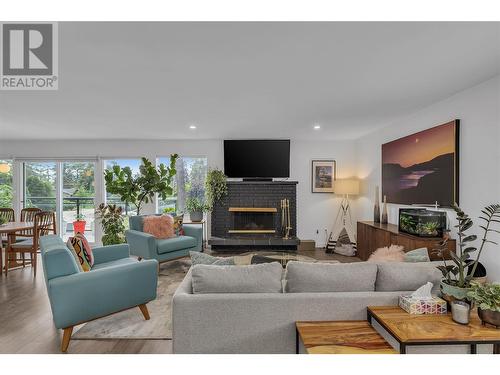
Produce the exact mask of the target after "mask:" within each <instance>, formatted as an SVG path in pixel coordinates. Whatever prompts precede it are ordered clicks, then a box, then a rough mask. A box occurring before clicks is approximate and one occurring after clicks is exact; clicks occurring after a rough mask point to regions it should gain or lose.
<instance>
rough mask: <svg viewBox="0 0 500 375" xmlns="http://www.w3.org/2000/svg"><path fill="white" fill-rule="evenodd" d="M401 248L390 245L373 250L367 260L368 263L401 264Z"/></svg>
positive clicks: (403, 256)
mask: <svg viewBox="0 0 500 375" xmlns="http://www.w3.org/2000/svg"><path fill="white" fill-rule="evenodd" d="M403 249H404V247H403V246H398V245H391V246H389V247H381V248H380V249H377V250H375V251H374V252H373V253H372V255H370V257H369V258H368V262H403V261H404V259H405V253H404V251H403Z"/></svg>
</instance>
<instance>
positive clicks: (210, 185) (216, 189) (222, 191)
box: [205, 168, 227, 209]
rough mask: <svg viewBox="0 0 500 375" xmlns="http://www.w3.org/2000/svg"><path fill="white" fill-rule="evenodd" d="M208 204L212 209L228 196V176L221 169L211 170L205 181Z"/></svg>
mask: <svg viewBox="0 0 500 375" xmlns="http://www.w3.org/2000/svg"><path fill="white" fill-rule="evenodd" d="M205 191H206V196H207V204H208V207H210V209H212V208H213V207H214V204H215V203H216V202H218V201H219V200H221V199H222V198H223V197H224V196H225V195H226V194H227V176H226V175H225V174H224V172H222V171H221V170H220V169H217V168H215V169H210V170H209V171H208V174H207V179H206V180H205Z"/></svg>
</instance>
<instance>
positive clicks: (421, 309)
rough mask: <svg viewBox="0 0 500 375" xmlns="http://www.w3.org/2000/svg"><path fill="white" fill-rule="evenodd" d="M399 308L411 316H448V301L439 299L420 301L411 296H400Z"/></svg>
mask: <svg viewBox="0 0 500 375" xmlns="http://www.w3.org/2000/svg"><path fill="white" fill-rule="evenodd" d="M399 307H401V308H402V309H403V310H405V311H406V312H407V313H410V314H446V301H445V300H444V299H441V298H439V297H432V299H419V298H415V297H412V296H411V295H406V296H399Z"/></svg>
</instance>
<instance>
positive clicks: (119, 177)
mask: <svg viewBox="0 0 500 375" xmlns="http://www.w3.org/2000/svg"><path fill="white" fill-rule="evenodd" d="M178 157H179V156H178V155H177V154H172V155H170V166H168V167H166V166H165V164H163V163H162V164H160V165H159V166H158V168H155V166H154V164H153V163H152V162H151V161H149V160H148V159H146V158H142V165H141V166H140V167H139V174H137V175H133V174H132V169H130V167H124V168H121V167H120V166H119V165H114V166H113V167H112V168H111V169H107V170H106V171H104V181H105V182H106V190H107V191H108V192H109V193H111V194H117V195H119V196H120V199H121V201H122V202H124V203H128V204H133V205H134V206H135V207H136V208H137V215H139V214H140V212H141V207H142V204H144V203H148V202H151V201H152V200H153V198H154V196H155V194H158V196H159V197H160V198H161V199H166V198H167V196H169V195H172V193H173V187H172V183H173V178H174V176H175V174H176V172H177V171H176V169H175V163H176V161H177V159H178Z"/></svg>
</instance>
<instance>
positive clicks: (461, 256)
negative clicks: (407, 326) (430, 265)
mask: <svg viewBox="0 0 500 375" xmlns="http://www.w3.org/2000/svg"><path fill="white" fill-rule="evenodd" d="M453 209H454V210H455V212H456V215H457V221H458V224H457V225H455V228H457V235H458V252H457V253H454V252H452V251H450V252H449V254H450V256H451V262H448V261H446V259H445V257H444V250H445V249H446V243H447V238H445V239H444V240H443V241H442V242H441V243H440V251H439V253H440V255H441V257H442V259H443V265H442V266H438V269H439V270H440V271H441V272H442V274H443V279H442V280H441V293H442V294H443V298H444V299H445V300H447V301H448V302H452V301H454V300H461V301H464V300H466V299H467V293H468V292H470V291H471V290H472V282H471V281H472V280H473V277H474V274H475V272H476V269H477V266H478V262H479V258H480V256H481V253H482V251H483V249H484V248H485V246H486V244H488V243H490V244H494V245H497V243H496V242H493V241H491V240H489V239H488V236H489V235H490V234H491V233H492V232H496V233H500V231H499V230H497V229H495V228H493V224H495V223H500V205H499V204H493V205H490V206H487V207H485V208H484V209H483V210H481V212H482V215H481V216H480V217H479V219H480V220H482V221H483V223H481V225H479V228H481V229H482V231H483V237H482V239H481V244H480V246H479V251H478V253H477V256H476V258H475V259H474V260H473V259H471V254H473V253H475V252H476V251H477V250H478V249H477V248H476V247H474V246H473V243H474V241H476V239H477V236H476V235H475V234H467V233H466V232H467V231H468V230H469V229H470V228H471V227H472V225H473V222H472V219H471V218H470V217H469V215H467V214H466V213H465V212H463V211H462V210H461V209H460V207H458V206H457V205H454V206H453Z"/></svg>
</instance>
